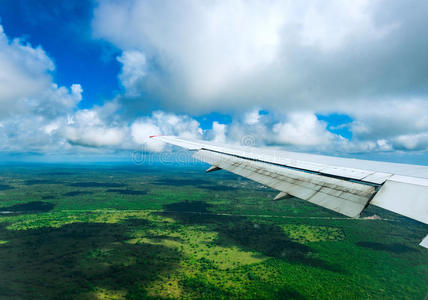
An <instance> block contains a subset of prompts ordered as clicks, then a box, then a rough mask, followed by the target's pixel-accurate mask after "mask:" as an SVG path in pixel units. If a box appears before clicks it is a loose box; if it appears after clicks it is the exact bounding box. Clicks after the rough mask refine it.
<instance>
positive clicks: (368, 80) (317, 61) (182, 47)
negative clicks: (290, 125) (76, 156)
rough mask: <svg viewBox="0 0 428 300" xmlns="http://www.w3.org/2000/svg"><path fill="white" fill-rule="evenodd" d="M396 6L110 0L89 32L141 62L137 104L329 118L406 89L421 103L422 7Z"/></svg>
mask: <svg viewBox="0 0 428 300" xmlns="http://www.w3.org/2000/svg"><path fill="white" fill-rule="evenodd" d="M403 3H404V2H403V1H400V0H393V1H392V2H391V1H386V0H376V1H367V0H359V1H347V2H346V1H340V0H337V1H329V2H328V3H326V2H325V1H321V0H306V1H303V2H302V1H298V2H296V1H279V0H278V1H275V0H274V1H268V2H266V1H239V0H238V1H208V2H207V1H192V0H185V1H181V2H180V4H178V3H177V2H176V1H162V2H155V3H153V2H152V1H147V0H128V1H121V2H118V1H108V0H107V1H102V2H100V3H99V6H98V7H97V9H96V10H95V18H94V20H93V30H94V34H95V36H97V37H102V38H104V39H106V40H108V41H111V42H112V43H114V44H115V45H116V46H118V47H119V48H121V49H122V50H123V51H124V55H126V53H130V52H132V53H139V55H140V56H141V57H144V60H143V59H141V61H144V64H143V66H142V67H141V68H137V70H135V69H129V68H127V71H123V72H124V73H128V71H129V72H136V75H135V77H136V78H138V79H139V80H138V82H139V84H138V86H139V92H140V93H142V92H143V91H144V95H145V96H144V97H141V98H140V101H142V102H147V101H148V99H151V98H154V99H156V103H158V102H160V105H161V107H166V108H167V109H173V110H179V111H183V112H184V111H185V112H191V113H195V112H196V113H201V112H209V111H211V110H214V109H215V110H224V111H231V110H241V109H242V107H252V106H258V107H263V108H265V109H268V110H272V109H274V110H280V111H283V112H284V111H285V110H287V111H289V110H310V111H316V112H319V111H336V110H337V107H338V106H340V105H339V104H341V103H343V104H344V105H342V111H344V112H351V111H352V106H353V104H354V103H355V102H364V101H367V100H370V102H371V101H377V99H378V98H379V97H382V98H385V99H388V98H391V96H404V97H405V96H406V95H407V94H408V91H409V89H411V90H412V91H413V93H419V92H421V93H423V94H424V95H425V96H427V97H428V95H427V91H426V88H425V86H426V81H425V80H424V79H423V78H425V77H426V76H421V74H425V75H426V68H424V67H423V66H424V63H426V62H427V58H426V55H425V54H424V53H425V52H426V51H428V42H427V41H426V39H421V38H420V37H422V36H423V34H424V33H423V31H422V30H421V28H422V27H421V24H425V25H428V24H426V23H427V22H428V21H426V18H425V15H424V14H423V13H421V12H422V11H424V10H425V11H426V6H427V5H426V4H424V3H419V6H420V7H419V10H420V11H419V12H418V11H417V10H411V9H408V8H407V7H403V6H404V4H403ZM409 32H411V33H412V34H409ZM400 45H406V47H402V46H400ZM411 49H414V50H411ZM136 51H137V52H136ZM124 55H122V57H123V56H124ZM122 60H123V59H122ZM422 62H424V63H422ZM125 68H126V63H124V70H125ZM141 72H143V73H144V78H143V77H142V76H141V74H140V73H141ZM126 77H127V78H131V77H132V76H131V75H129V76H126ZM127 78H124V79H123V82H124V86H126V85H127V83H126V82H127ZM140 79H141V80H140ZM137 90H138V89H135V85H133V86H132V91H133V93H134V94H135V92H136V91H137ZM147 95H148V96H147ZM147 98H148V99H147ZM178 99H179V101H178Z"/></svg>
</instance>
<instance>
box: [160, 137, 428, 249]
mask: <svg viewBox="0 0 428 300" xmlns="http://www.w3.org/2000/svg"><path fill="white" fill-rule="evenodd" d="M155 138H156V139H159V140H161V141H164V142H166V143H169V144H173V145H176V146H179V147H183V148H186V149H189V150H193V151H195V153H194V155H193V156H194V157H195V158H197V159H199V160H201V161H204V162H206V163H209V164H211V165H212V167H211V168H210V169H208V170H207V171H212V170H217V169H224V170H227V171H230V172H232V173H235V174H238V175H241V176H243V177H246V178H249V179H251V180H254V181H257V182H259V183H261V184H264V185H266V186H269V187H271V188H273V189H276V190H278V191H280V194H279V195H278V196H277V197H283V196H284V195H287V194H289V195H292V196H295V197H298V198H301V199H303V200H307V201H309V202H311V203H314V204H317V205H320V206H323V207H325V208H328V209H331V210H333V211H336V212H338V213H341V214H343V215H346V216H348V217H352V218H358V217H359V216H360V214H361V212H362V211H363V210H364V209H365V208H366V207H367V206H368V205H369V204H373V205H376V206H379V207H382V208H385V209H387V210H390V211H393V212H395V213H398V214H401V215H404V216H406V217H409V218H412V219H414V220H417V221H420V222H422V223H425V224H428V167H427V166H417V165H408V164H395V163H386V162H376V161H368V160H357V159H349V158H339V157H331V156H322V155H312V154H304V153H296V152H287V151H279V150H273V149H266V148H262V149H260V148H252V147H237V146H231V145H221V144H214V143H211V142H206V141H198V140H190V139H184V138H178V137H174V136H156V137H155ZM420 245H421V246H423V247H426V248H428V235H427V237H425V239H424V240H423V241H422V242H421V244H420Z"/></svg>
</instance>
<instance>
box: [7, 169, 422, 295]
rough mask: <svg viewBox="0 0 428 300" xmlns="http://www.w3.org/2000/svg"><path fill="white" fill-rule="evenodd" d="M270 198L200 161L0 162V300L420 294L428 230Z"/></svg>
mask: <svg viewBox="0 0 428 300" xmlns="http://www.w3.org/2000/svg"><path fill="white" fill-rule="evenodd" d="M59 170H60V171H59ZM274 195H275V192H274V191H272V190H270V189H267V188H264V187H262V186H260V185H258V184H256V183H253V182H250V181H247V180H243V179H241V178H239V177H236V176H234V175H231V174H228V173H225V172H217V173H213V174H204V172H203V168H202V167H193V168H185V169H177V168H170V167H165V166H164V167H144V166H141V167H137V166H129V167H127V166H101V165H99V166H88V167H85V166H79V167H71V166H58V165H25V166H3V167H0V299H145V298H148V299H151V298H156V299H158V298H186V299H187V298H208V299H213V298H237V299H238V298H239V299H270V298H275V299H361V298H362V299H424V297H425V296H426V295H427V292H428V284H427V283H428V250H426V249H424V248H421V247H418V246H417V245H418V243H419V242H420V240H421V239H422V238H423V236H424V235H425V234H426V233H427V232H428V228H427V226H426V225H423V224H420V223H417V222H414V221H412V220H409V219H407V218H403V217H400V216H398V215H395V214H392V213H389V212H386V211H383V210H380V209H376V208H369V209H368V211H367V212H366V213H365V217H367V216H371V215H373V214H377V215H379V216H381V217H382V218H383V219H381V220H379V219H362V220H352V219H347V218H344V217H342V216H340V215H338V214H335V213H332V212H330V211H327V210H325V209H322V208H319V207H317V206H314V205H311V204H308V203H306V202H303V201H300V200H298V199H295V198H290V199H286V200H283V201H279V202H274V201H272V200H271V199H272V198H273V197H274ZM403 201H406V199H403ZM363 217H364V216H363Z"/></svg>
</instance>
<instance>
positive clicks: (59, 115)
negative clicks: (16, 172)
mask: <svg viewBox="0 0 428 300" xmlns="http://www.w3.org/2000/svg"><path fill="white" fill-rule="evenodd" d="M54 69H55V66H54V64H53V62H52V60H51V59H50V58H49V56H48V55H47V54H46V52H45V51H44V50H43V49H42V48H41V47H40V46H37V47H33V46H32V45H30V44H28V43H26V42H25V41H24V40H22V39H14V40H9V39H8V38H7V36H6V35H5V33H4V32H3V28H2V27H1V26H0V137H1V141H2V143H1V145H0V151H18V152H31V151H41V152H44V151H50V150H51V151H52V150H53V149H60V148H63V147H66V146H65V141H64V139H61V137H60V136H59V135H58V130H59V129H60V128H61V127H62V126H63V125H64V124H65V123H66V119H67V115H68V114H72V113H73V110H74V109H75V107H76V105H77V104H78V103H79V102H80V101H81V99H82V92H83V89H82V87H81V86H80V85H79V84H73V85H72V86H71V87H70V88H67V87H63V86H58V85H57V84H56V83H55V82H53V79H52V75H51V72H53V71H54Z"/></svg>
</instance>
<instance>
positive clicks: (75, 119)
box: [62, 109, 127, 148]
mask: <svg viewBox="0 0 428 300" xmlns="http://www.w3.org/2000/svg"><path fill="white" fill-rule="evenodd" d="M67 123H68V124H67V125H66V126H64V128H63V129H62V135H63V136H64V137H65V138H66V139H67V141H69V142H70V143H72V144H75V145H80V146H88V147H112V146H115V147H118V148H121V146H122V144H123V142H124V139H125V135H126V133H127V129H126V128H125V127H118V126H116V127H114V126H111V125H108V124H106V122H105V121H104V120H102V119H101V117H100V114H99V109H92V110H88V109H84V110H79V111H77V112H76V113H75V114H74V115H73V116H72V117H71V118H69V120H68V122H67Z"/></svg>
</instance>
